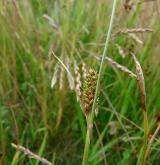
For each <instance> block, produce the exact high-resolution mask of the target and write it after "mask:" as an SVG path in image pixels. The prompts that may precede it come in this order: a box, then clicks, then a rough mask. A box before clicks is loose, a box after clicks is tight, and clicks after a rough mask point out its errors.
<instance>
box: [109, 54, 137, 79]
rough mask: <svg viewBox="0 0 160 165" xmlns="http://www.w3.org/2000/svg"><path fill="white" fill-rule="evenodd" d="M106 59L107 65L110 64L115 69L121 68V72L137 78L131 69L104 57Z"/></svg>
mask: <svg viewBox="0 0 160 165" xmlns="http://www.w3.org/2000/svg"><path fill="white" fill-rule="evenodd" d="M106 60H107V61H108V63H109V65H111V66H112V67H113V68H117V69H119V70H121V71H122V72H124V73H126V74H128V75H129V76H130V77H134V78H137V76H136V75H135V74H134V73H133V72H132V71H130V70H129V69H128V68H126V67H125V66H123V65H120V64H119V63H117V62H115V61H114V60H112V59H111V58H109V57H106Z"/></svg>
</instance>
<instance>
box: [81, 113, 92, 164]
mask: <svg viewBox="0 0 160 165" xmlns="http://www.w3.org/2000/svg"><path fill="white" fill-rule="evenodd" d="M90 119H91V118H90V115H88V116H87V117H86V121H87V134H86V141H85V147H84V154H83V162H82V165H86V164H87V161H88V154H89V146H90V141H91V139H90V138H91V131H92V127H91V120H90Z"/></svg>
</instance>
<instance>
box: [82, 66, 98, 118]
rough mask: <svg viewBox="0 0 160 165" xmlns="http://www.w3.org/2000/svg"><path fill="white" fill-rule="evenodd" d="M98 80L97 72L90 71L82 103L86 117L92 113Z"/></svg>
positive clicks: (86, 79) (85, 83)
mask: <svg viewBox="0 0 160 165" xmlns="http://www.w3.org/2000/svg"><path fill="white" fill-rule="evenodd" d="M97 78H98V74H97V72H96V71H94V70H92V69H90V70H89V71H88V73H87V75H86V78H85V79H84V84H83V96H82V101H83V107H84V112H85V115H87V114H88V113H90V112H91V110H92V104H93V100H94V95H95V89H96V81H97Z"/></svg>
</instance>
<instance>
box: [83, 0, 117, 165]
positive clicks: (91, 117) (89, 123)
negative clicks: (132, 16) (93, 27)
mask: <svg viewBox="0 0 160 165" xmlns="http://www.w3.org/2000/svg"><path fill="white" fill-rule="evenodd" d="M116 2H117V0H114V1H113V6H112V13H111V18H110V23H109V29H108V32H107V37H106V42H105V47H104V50H103V54H102V60H101V64H100V69H99V72H98V79H97V84H96V92H95V96H94V101H93V106H92V111H91V114H89V115H88V117H87V118H86V119H87V134H86V142H85V148H84V155H83V162H82V165H86V164H87V160H88V153H89V146H90V140H91V131H92V127H93V122H94V110H95V108H96V102H97V98H98V94H99V86H100V80H101V75H102V69H103V64H104V60H105V55H106V52H107V50H108V45H109V40H110V36H111V31H112V25H113V20H114V16H115V10H116Z"/></svg>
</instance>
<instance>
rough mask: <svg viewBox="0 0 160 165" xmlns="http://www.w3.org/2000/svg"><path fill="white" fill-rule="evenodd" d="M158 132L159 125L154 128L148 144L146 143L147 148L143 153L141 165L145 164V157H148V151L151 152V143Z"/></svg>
mask: <svg viewBox="0 0 160 165" xmlns="http://www.w3.org/2000/svg"><path fill="white" fill-rule="evenodd" d="M159 130H160V123H158V127H157V128H156V130H155V132H154V134H153V135H152V137H151V139H150V140H149V142H148V147H147V149H146V152H145V156H144V162H143V165H145V164H146V160H147V157H148V155H149V152H150V150H151V146H152V143H153V141H154V139H155V137H156V135H157V134H158V132H159Z"/></svg>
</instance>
